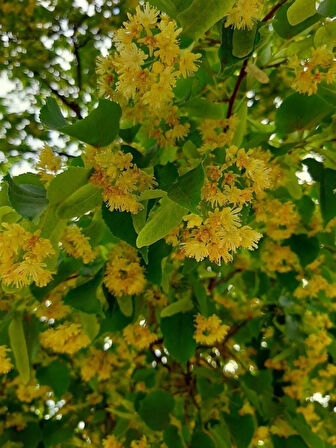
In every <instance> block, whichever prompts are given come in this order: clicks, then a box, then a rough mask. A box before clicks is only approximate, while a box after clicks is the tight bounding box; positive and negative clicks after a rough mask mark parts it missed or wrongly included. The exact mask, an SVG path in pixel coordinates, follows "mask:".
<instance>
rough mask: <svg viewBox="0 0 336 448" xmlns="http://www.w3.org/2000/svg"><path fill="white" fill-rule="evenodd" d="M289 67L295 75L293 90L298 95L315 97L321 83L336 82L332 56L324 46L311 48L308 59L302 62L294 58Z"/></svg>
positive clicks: (334, 63)
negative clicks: (293, 70) (298, 93)
mask: <svg viewBox="0 0 336 448" xmlns="http://www.w3.org/2000/svg"><path fill="white" fill-rule="evenodd" d="M290 65H291V67H293V68H294V69H295V73H296V77H295V81H294V88H295V89H296V90H297V91H298V92H300V93H305V94H307V95H315V94H316V93H317V89H318V86H319V84H320V83H321V82H323V81H324V82H326V83H327V84H332V83H334V82H335V81H336V62H335V59H334V55H333V52H332V51H330V50H329V49H328V48H327V47H326V46H324V47H317V48H313V49H312V50H311V56H310V58H308V59H306V60H304V61H301V60H300V59H299V58H298V57H297V56H295V57H294V58H293V59H292V61H291V64H290Z"/></svg>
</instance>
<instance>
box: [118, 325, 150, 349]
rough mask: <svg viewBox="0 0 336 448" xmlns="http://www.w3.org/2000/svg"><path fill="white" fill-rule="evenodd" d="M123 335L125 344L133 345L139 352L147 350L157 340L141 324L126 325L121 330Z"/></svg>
mask: <svg viewBox="0 0 336 448" xmlns="http://www.w3.org/2000/svg"><path fill="white" fill-rule="evenodd" d="M123 335H124V337H125V339H126V342H127V344H129V345H133V346H134V347H137V348H139V349H140V350H143V349H144V348H148V347H149V346H150V345H151V344H152V343H153V342H155V341H156V340H157V336H156V335H155V334H154V333H151V331H150V330H149V328H148V327H147V326H146V325H145V324H143V323H141V324H139V323H135V324H132V325H128V326H127V327H126V328H125V329H124V330H123Z"/></svg>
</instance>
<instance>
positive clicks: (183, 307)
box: [160, 297, 193, 317]
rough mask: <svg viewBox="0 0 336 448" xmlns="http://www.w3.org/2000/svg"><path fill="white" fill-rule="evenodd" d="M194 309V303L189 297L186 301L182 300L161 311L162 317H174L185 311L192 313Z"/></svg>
mask: <svg viewBox="0 0 336 448" xmlns="http://www.w3.org/2000/svg"><path fill="white" fill-rule="evenodd" d="M192 308H193V304H192V301H191V300H190V299H189V297H186V298H185V299H180V300H178V301H177V302H174V303H171V304H170V305H168V306H166V307H165V308H163V310H162V311H161V314H160V316H161V317H170V316H174V314H177V313H181V312H182V313H184V312H185V311H190V310H191V309H192Z"/></svg>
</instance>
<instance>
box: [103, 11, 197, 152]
mask: <svg viewBox="0 0 336 448" xmlns="http://www.w3.org/2000/svg"><path fill="white" fill-rule="evenodd" d="M181 31H182V29H181V28H177V25H176V22H175V21H174V20H172V19H170V18H169V17H168V16H167V15H165V14H161V13H160V12H159V11H158V10H157V9H156V8H154V7H151V6H150V5H149V4H148V3H147V4H146V5H145V6H144V7H143V8H142V7H140V6H138V7H137V8H136V13H135V14H134V15H131V14H128V21H127V22H124V24H123V27H122V28H121V29H119V30H118V31H117V32H116V33H115V47H116V52H115V54H112V55H110V56H108V57H107V58H101V59H100V60H99V63H98V69H97V73H98V75H99V81H98V82H99V87H100V93H101V95H103V96H105V97H108V98H110V99H112V100H113V101H116V102H118V103H119V104H120V106H121V107H122V110H123V116H124V118H126V119H128V120H132V121H133V122H135V123H145V124H146V126H147V131H148V133H149V135H150V136H151V137H153V138H156V140H157V142H158V144H159V145H162V146H169V145H174V143H175V141H176V140H178V139H181V138H184V137H185V136H186V135H187V134H188V132H189V123H182V121H181V120H180V117H179V114H178V109H177V108H176V107H175V106H174V93H173V89H174V87H175V86H176V82H177V80H178V79H179V78H180V77H181V76H182V77H184V78H185V77H187V76H190V75H192V74H193V73H194V72H195V71H196V70H197V61H198V59H199V58H200V56H201V55H200V54H194V53H192V52H191V51H190V50H189V49H184V50H181V49H180V47H179V41H178V37H179V35H180V33H181ZM163 122H164V124H163Z"/></svg>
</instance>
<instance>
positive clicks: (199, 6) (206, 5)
mask: <svg viewBox="0 0 336 448" xmlns="http://www.w3.org/2000/svg"><path fill="white" fill-rule="evenodd" d="M233 3H234V1H233V0H193V2H192V4H191V5H190V6H189V8H187V9H185V10H184V11H182V12H181V13H180V14H179V15H178V16H177V20H178V21H179V23H180V24H181V26H182V27H183V33H184V34H185V35H187V36H188V37H191V38H192V39H193V40H197V39H199V38H200V37H201V36H202V35H203V34H204V33H205V32H206V31H208V29H209V28H211V27H212V26H213V25H214V24H215V23H216V22H218V21H219V20H221V19H222V18H223V17H224V16H225V15H226V14H227V13H228V12H229V11H230V8H231V7H232V5H233ZM203 11H206V14H203Z"/></svg>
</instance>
